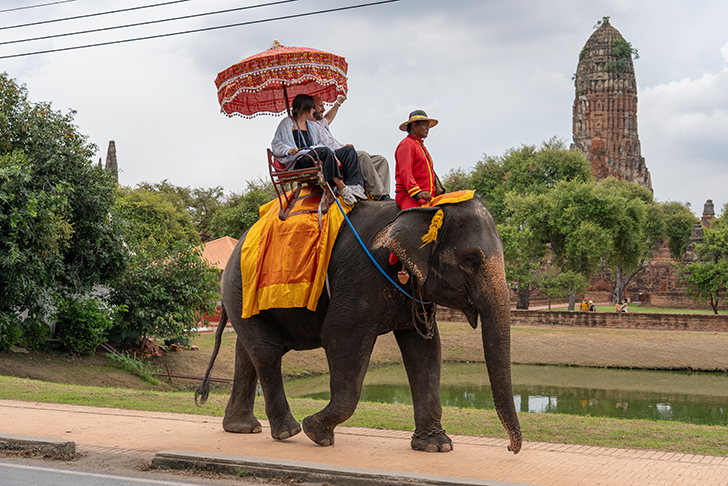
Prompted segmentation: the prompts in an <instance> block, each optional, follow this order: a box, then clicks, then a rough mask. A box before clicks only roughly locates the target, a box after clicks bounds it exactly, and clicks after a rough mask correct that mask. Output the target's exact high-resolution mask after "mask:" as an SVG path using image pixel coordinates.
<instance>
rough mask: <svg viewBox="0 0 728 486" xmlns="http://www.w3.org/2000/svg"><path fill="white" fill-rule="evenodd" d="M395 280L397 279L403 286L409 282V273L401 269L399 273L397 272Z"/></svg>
mask: <svg viewBox="0 0 728 486" xmlns="http://www.w3.org/2000/svg"><path fill="white" fill-rule="evenodd" d="M397 278H398V279H399V283H401V284H402V285H404V284H406V283H407V282H409V278H410V274H409V272H408V271H407V270H405V269H404V268H403V269H402V270H400V271H399V272H397Z"/></svg>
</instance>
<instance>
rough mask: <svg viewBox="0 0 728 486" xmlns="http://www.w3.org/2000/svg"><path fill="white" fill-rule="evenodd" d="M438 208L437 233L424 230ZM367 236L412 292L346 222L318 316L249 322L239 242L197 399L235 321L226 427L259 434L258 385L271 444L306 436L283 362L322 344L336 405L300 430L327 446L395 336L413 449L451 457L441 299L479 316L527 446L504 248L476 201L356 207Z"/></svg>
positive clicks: (500, 390) (513, 422) (495, 380)
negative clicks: (375, 357) (516, 391)
mask: <svg viewBox="0 0 728 486" xmlns="http://www.w3.org/2000/svg"><path fill="white" fill-rule="evenodd" d="M439 209H442V211H443V212H442V213H441V214H442V223H441V224H442V226H441V227H440V229H439V231H438V234H437V238H436V239H435V240H434V241H432V242H430V243H425V244H423V241H422V236H423V235H425V234H427V233H428V228H429V227H430V224H431V222H432V220H433V216H434V215H435V214H436V212H437V211H438V210H439ZM349 217H350V220H351V222H352V224H353V226H354V227H355V228H356V231H357V233H358V234H359V236H360V238H361V240H362V242H364V243H365V245H366V246H367V247H368V249H369V250H370V251H371V255H372V257H373V258H374V259H375V260H376V261H377V262H378V263H379V265H380V266H381V267H382V268H383V269H384V270H385V271H386V272H387V274H388V275H389V276H390V277H391V278H396V275H397V272H398V270H399V269H400V265H399V264H397V265H395V266H392V265H389V263H388V258H389V255H390V252H392V253H394V254H395V255H397V256H398V257H399V259H400V260H401V261H402V262H403V263H404V265H405V266H406V267H407V269H408V270H409V272H410V274H411V275H412V278H410V279H409V281H408V282H407V284H406V285H404V288H403V289H404V290H405V291H407V292H408V293H409V294H410V295H411V296H412V297H414V298H415V299H416V300H415V299H413V298H410V297H408V296H407V295H405V294H404V293H403V292H401V291H400V290H398V289H396V288H395V286H394V285H393V284H392V283H390V281H388V280H387V279H386V278H385V277H384V276H383V275H382V273H381V272H380V271H379V270H378V269H377V268H376V267H375V265H374V264H373V263H372V262H371V261H370V259H369V257H368V256H367V255H366V253H365V251H364V250H363V249H362V247H361V246H360V244H359V243H358V241H357V239H356V237H355V235H354V233H353V232H352V231H351V229H350V228H349V227H347V226H346V224H345V225H344V227H343V229H342V231H341V233H340V234H339V236H338V238H337V240H336V243H335V245H334V248H333V251H332V255H331V261H330V265H329V269H328V276H329V283H330V294H329V293H328V292H327V291H324V292H322V295H321V297H320V299H319V301H318V305H317V308H316V311H315V312H312V311H309V310H307V309H271V310H265V311H261V312H260V313H259V314H257V315H254V316H252V317H250V318H248V319H242V318H241V317H239V316H241V315H242V313H241V312H242V311H241V309H242V289H241V272H240V248H241V246H242V244H243V241H244V240H245V236H243V238H242V239H241V240H240V241H239V242H238V244H237V246H236V248H235V250H234V251H233V254H232V256H231V257H230V259H229V261H228V262H227V266H226V267H225V272H224V274H223V282H222V289H223V291H222V312H221V317H220V325H219V327H218V330H217V334H216V337H215V347H214V351H213V354H212V357H211V359H210V365H209V367H208V369H207V373H206V375H205V379H204V381H203V383H202V385H201V386H200V387H199V388H198V390H197V391H196V392H195V399H197V398H198V396H201V399H202V400H201V401H202V403H204V401H205V400H206V398H207V394H208V391H209V378H210V373H211V371H212V367H213V365H214V362H215V357H216V356H217V352H218V350H219V346H220V340H221V337H222V330H223V328H224V327H225V324H226V322H227V319H228V318H229V319H230V321H231V323H232V325H233V328H234V329H235V332H236V333H237V342H236V348H235V356H236V358H235V375H234V380H233V385H232V391H231V394H230V399H229V401H228V404H227V408H226V409H225V418H224V420H223V428H224V429H225V430H226V431H228V432H238V433H257V432H260V431H261V426H260V422H259V421H258V420H257V419H256V417H255V415H254V414H253V405H254V401H255V395H256V387H257V382H258V380H260V385H261V387H262V391H263V395H264V398H265V410H266V414H267V416H268V419H269V422H270V428H271V435H272V436H273V438H274V439H279V440H282V439H286V438H288V437H291V436H293V435H296V434H297V433H299V432H300V431H301V424H299V422H298V421H297V420H296V419H295V418H294V417H293V415H292V414H291V410H290V408H289V405H288V402H287V400H286V396H285V392H284V389H283V378H282V375H281V359H282V357H283V355H284V354H286V353H287V352H288V351H290V350H305V349H314V348H320V347H323V348H324V350H325V352H326V358H327V360H328V365H329V371H330V388H331V400H330V401H329V403H328V404H327V405H326V407H324V409H323V410H321V411H319V412H317V413H314V414H313V415H311V416H309V417H306V418H305V419H304V420H303V423H302V425H303V430H304V432H305V433H306V435H308V437H309V438H310V439H311V440H313V441H314V442H315V443H316V444H319V445H321V446H331V445H333V444H334V429H335V428H336V426H337V425H339V424H340V423H342V422H344V421H345V420H347V419H348V418H349V417H350V416H351V415H352V414H353V413H354V410H355V409H356V406H357V403H358V401H359V396H360V393H361V388H362V383H363V381H364V376H365V374H366V371H367V367H368V364H369V359H370V356H371V353H372V350H373V348H374V344H375V341H376V340H377V336H379V335H381V334H385V333H388V332H394V335H395V337H396V340H397V344H398V345H399V348H400V350H401V352H402V359H403V362H404V366H405V369H406V371H407V376H408V379H409V384H410V389H411V392H412V400H413V405H414V415H415V431H414V434H413V436H412V441H411V446H412V448H413V449H415V450H422V451H429V452H437V451H440V452H447V451H450V450H452V440H451V439H450V437H448V436H447V434H446V433H445V431H444V430H443V429H442V425H441V418H442V407H441V404H440V365H441V358H440V352H441V351H440V336H439V334H438V330H437V325H436V322H435V304H438V305H442V306H446V307H450V308H454V309H460V310H462V311H463V312H464V314H465V315H466V316H467V319H468V322H469V323H470V325H471V326H472V327H473V329H475V328H477V325H478V316H480V321H481V328H482V336H483V347H484V353H485V361H486V365H487V368H488V376H489V378H490V383H491V386H492V390H493V399H494V402H495V407H496V411H497V413H498V417H499V418H500V420H501V423H502V424H503V426H504V428H505V429H506V432H507V433H508V435H509V437H510V445H509V447H508V449H509V450H511V451H513V452H514V453H518V452H519V451H520V449H521V429H520V425H519V422H518V416H517V414H516V408H515V404H514V402H513V391H512V387H511V368H510V308H509V290H508V286H507V284H506V278H505V270H504V262H503V247H502V244H501V241H500V237H499V236H498V232H497V230H496V226H495V223H494V221H493V218H492V217H491V215H490V213H489V212H488V211H487V210H486V209H485V207H484V206H483V205H482V203H481V202H480V201H479V200H477V199H470V200H467V201H464V202H460V203H457V204H445V205H442V206H439V207H427V208H413V209H408V210H405V211H400V210H399V208H398V207H397V205H396V204H395V203H394V202H360V203H358V204H357V205H356V206H355V207H354V209H353V210H352V211H351V213H350V214H349Z"/></svg>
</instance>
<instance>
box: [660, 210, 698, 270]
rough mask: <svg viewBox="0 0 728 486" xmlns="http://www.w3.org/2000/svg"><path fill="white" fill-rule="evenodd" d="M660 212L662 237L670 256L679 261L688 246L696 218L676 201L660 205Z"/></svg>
mask: <svg viewBox="0 0 728 486" xmlns="http://www.w3.org/2000/svg"><path fill="white" fill-rule="evenodd" d="M660 210H661V212H662V214H663V218H664V222H665V232H664V235H665V236H666V237H667V238H668V240H669V241H668V247H669V248H670V256H671V257H672V258H674V259H675V260H680V259H681V258H682V255H683V254H684V253H685V250H686V249H687V247H688V245H689V244H690V232H691V230H692V228H693V224H694V223H695V221H697V218H696V217H695V215H694V214H693V213H692V212H691V211H690V209H689V208H688V207H687V206H685V205H684V204H682V203H679V202H676V201H667V202H664V203H660Z"/></svg>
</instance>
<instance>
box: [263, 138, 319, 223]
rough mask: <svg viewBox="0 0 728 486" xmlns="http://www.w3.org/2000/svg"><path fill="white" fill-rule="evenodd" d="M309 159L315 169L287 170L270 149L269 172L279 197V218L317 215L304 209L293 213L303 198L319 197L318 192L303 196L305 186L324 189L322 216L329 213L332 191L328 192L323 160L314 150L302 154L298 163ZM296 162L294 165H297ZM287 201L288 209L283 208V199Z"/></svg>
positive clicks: (283, 219)
mask: <svg viewBox="0 0 728 486" xmlns="http://www.w3.org/2000/svg"><path fill="white" fill-rule="evenodd" d="M303 157H307V158H309V159H311V161H312V162H313V167H306V168H305V169H292V170H286V169H285V168H284V167H283V164H281V163H280V162H279V161H278V160H277V159H276V158H275V156H273V153H272V152H271V151H270V149H268V170H269V172H270V178H271V181H272V182H273V188H274V189H275V190H276V194H277V195H278V205H279V206H280V208H281V210H280V212H279V213H278V217H279V218H280V219H281V220H282V221H285V220H286V218H288V217H289V216H293V215H296V214H303V213H316V212H318V211H317V210H315V209H304V210H300V211H294V212H291V209H292V208H293V206H294V204H296V201H298V200H299V199H301V198H304V197H312V196H318V195H319V192H318V191H312V192H310V193H308V194H306V195H303V196H301V189H302V188H303V186H304V185H311V186H319V187H320V188H321V189H322V192H323V194H321V203H322V205H323V208H322V211H321V212H322V214H325V213H326V212H327V211H328V207H329V204H330V203H331V202H332V201H331V200H330V199H331V198H330V191H327V190H326V189H327V184H326V181H325V180H324V173H323V169H322V166H321V160H320V159H319V158H318V154H317V153H316V151H314V150H310V151H307V152H304V153H302V154H300V155H299V156H298V157H297V158H296V161H298V160H299V159H300V158H303ZM295 163H296V162H295V161H294V162H293V164H292V165H295ZM284 198H285V200H286V203H287V204H286V207H285V208H284V207H283V199H284Z"/></svg>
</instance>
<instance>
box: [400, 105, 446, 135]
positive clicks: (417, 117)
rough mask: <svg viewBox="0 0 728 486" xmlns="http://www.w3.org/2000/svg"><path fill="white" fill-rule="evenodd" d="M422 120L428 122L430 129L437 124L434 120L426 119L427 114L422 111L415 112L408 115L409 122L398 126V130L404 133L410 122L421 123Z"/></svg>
mask: <svg viewBox="0 0 728 486" xmlns="http://www.w3.org/2000/svg"><path fill="white" fill-rule="evenodd" d="M422 120H428V121H429V122H430V128H432V127H434V126H435V125H437V124H438V123H439V122H438V121H437V120H435V119H434V118H428V117H427V113H425V111H424V110H415V111H413V112H412V113H410V115H409V120H407V121H406V122H404V123H402V124H401V125H400V126H399V129H400V130H402V131H403V132H406V131H407V125H408V124H410V123H412V122H416V121H422Z"/></svg>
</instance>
